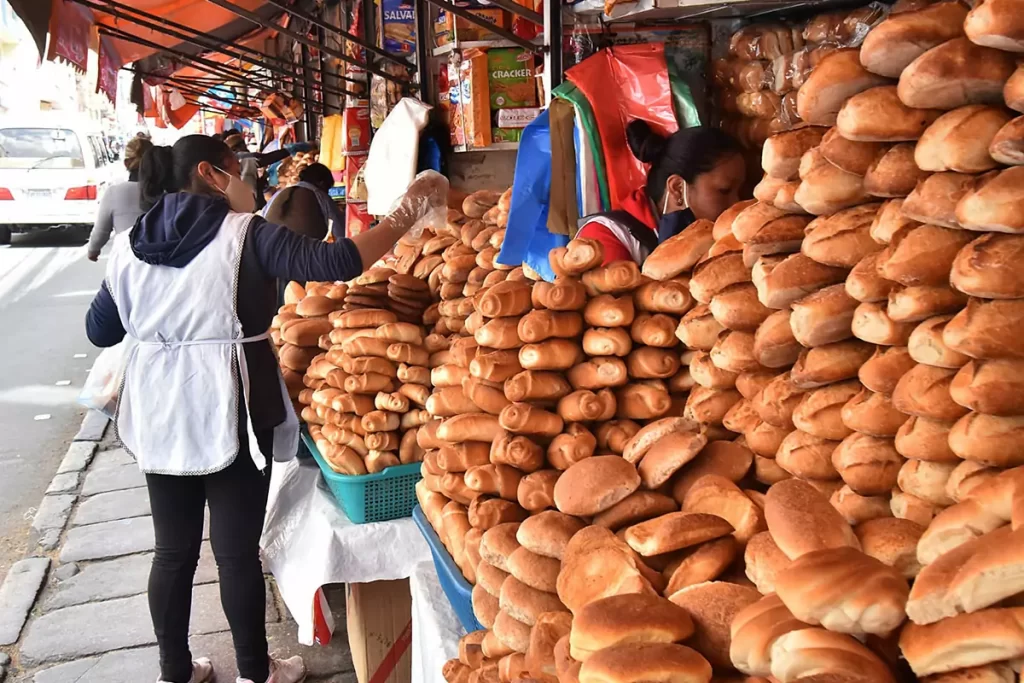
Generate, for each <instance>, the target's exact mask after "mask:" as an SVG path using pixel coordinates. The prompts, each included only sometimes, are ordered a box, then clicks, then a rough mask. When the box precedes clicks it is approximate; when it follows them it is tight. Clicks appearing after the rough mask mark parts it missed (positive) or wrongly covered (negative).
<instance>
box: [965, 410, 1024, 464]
mask: <svg viewBox="0 0 1024 683" xmlns="http://www.w3.org/2000/svg"><path fill="white" fill-rule="evenodd" d="M1022 445H1024V416H1011V417H1001V416H998V415H985V414H983V413H968V414H967V415H965V416H964V417H962V418H960V419H959V420H958V421H957V423H956V424H955V425H953V428H952V429H951V430H950V432H949V447H950V448H951V449H952V451H953V452H954V453H956V454H957V455H958V456H959V457H960V458H962V459H964V460H970V461H971V462H975V463H979V464H982V465H987V466H990V467H1017V466H1018V465H1024V451H1022Z"/></svg>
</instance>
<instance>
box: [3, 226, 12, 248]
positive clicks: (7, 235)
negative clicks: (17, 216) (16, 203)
mask: <svg viewBox="0 0 1024 683" xmlns="http://www.w3.org/2000/svg"><path fill="white" fill-rule="evenodd" d="M10 243H11V229H10V228H8V227H7V226H6V225H0V246H6V245H8V244H10Z"/></svg>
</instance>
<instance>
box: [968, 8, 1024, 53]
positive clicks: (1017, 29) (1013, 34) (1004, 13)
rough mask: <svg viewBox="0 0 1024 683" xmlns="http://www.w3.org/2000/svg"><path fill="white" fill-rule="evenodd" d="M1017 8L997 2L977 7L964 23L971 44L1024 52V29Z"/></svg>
mask: <svg viewBox="0 0 1024 683" xmlns="http://www.w3.org/2000/svg"><path fill="white" fill-rule="evenodd" d="M1016 10H1017V7H1016V6H1015V5H1013V4H1012V3H1008V2H1004V1H1001V0H996V1H995V2H991V1H989V2H984V3H981V4H979V5H978V6H976V7H975V8H974V9H973V10H971V11H970V13H968V15H967V19H966V20H965V21H964V32H965V33H966V34H967V37H968V38H969V39H970V40H971V42H973V43H975V44H977V45H984V46H986V47H994V48H998V49H1000V50H1006V51H1008V52H1024V39H1022V34H1024V27H1022V26H1021V21H1020V17H1019V16H1018V14H1017V11H1016Z"/></svg>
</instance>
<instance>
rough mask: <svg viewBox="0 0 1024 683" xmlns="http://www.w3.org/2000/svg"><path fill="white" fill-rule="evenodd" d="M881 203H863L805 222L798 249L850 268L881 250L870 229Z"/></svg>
mask: <svg viewBox="0 0 1024 683" xmlns="http://www.w3.org/2000/svg"><path fill="white" fill-rule="evenodd" d="M879 208H880V205H878V204H865V205H863V206H855V207H853V208H850V209H846V210H844V211H839V212H838V213H835V214H834V215H831V216H829V217H828V218H827V219H823V218H819V219H818V220H816V221H814V222H813V223H811V224H810V225H808V226H807V230H806V237H805V238H804V240H803V244H802V245H801V248H800V250H801V251H802V252H803V253H804V254H805V255H807V256H808V257H810V258H812V259H814V260H815V261H817V262H818V263H822V264H824V265H827V266H837V267H840V268H852V267H853V266H855V265H856V264H857V262H858V261H860V260H861V259H862V258H864V257H865V256H867V255H868V254H871V253H873V252H876V251H880V250H881V248H882V247H881V245H879V244H878V243H877V242H875V241H874V240H873V239H871V234H870V229H871V224H872V222H873V221H874V218H875V214H876V213H877V211H878V209H879Z"/></svg>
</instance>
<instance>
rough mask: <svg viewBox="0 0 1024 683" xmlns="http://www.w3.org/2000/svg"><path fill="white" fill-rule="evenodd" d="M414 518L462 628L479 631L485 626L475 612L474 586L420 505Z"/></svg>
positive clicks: (470, 631)
mask: <svg viewBox="0 0 1024 683" xmlns="http://www.w3.org/2000/svg"><path fill="white" fill-rule="evenodd" d="M412 519H413V521H414V522H416V526H418V527H419V529H420V533H421V534H423V538H425V539H427V545H429V546H430V554H431V555H433V556H434V567H435V568H436V569H437V577H438V579H440V581H441V589H442V590H444V594H445V595H446V596H447V597H448V602H450V603H451V605H452V609H454V610H455V616H457V617H458V618H459V621H460V622H461V623H462V628H464V629H466V632H467V633H472V632H473V631H479V630H480V629H482V628H483V626H482V625H481V624H480V622H479V621H477V620H476V615H474V614H473V587H472V586H471V585H469V581H466V578H465V577H464V576H462V572H461V571H460V570H459V567H458V565H456V564H455V560H453V559H452V556H451V555H449V554H448V549H447V548H445V547H444V543H441V538H440V537H439V536H438V535H437V534H436V533H434V527H432V526H430V522H429V521H427V516H426V515H425V514H423V510H421V509H420V506H419V505H417V506H416V507H415V508H413V510H412Z"/></svg>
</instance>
